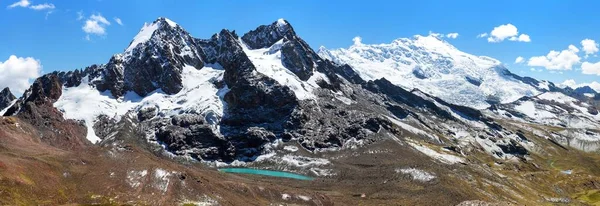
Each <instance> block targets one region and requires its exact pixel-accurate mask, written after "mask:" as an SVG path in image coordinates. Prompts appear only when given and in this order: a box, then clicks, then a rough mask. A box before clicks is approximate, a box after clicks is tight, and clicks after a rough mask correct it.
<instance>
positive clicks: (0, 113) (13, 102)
mask: <svg viewBox="0 0 600 206" xmlns="http://www.w3.org/2000/svg"><path fill="white" fill-rule="evenodd" d="M17 100H18V99H14V100H12V101H11V102H10V103H9V104H8V106H7V107H6V108H4V109H2V110H0V116H3V115H4V113H6V111H7V110H8V109H9V108H11V107H12V106H13V105H15V103H17Z"/></svg>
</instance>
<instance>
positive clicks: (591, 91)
mask: <svg viewBox="0 0 600 206" xmlns="http://www.w3.org/2000/svg"><path fill="white" fill-rule="evenodd" d="M574 91H575V93H578V94H596V90H594V89H592V88H591V87H590V86H583V87H579V88H577V89H575V90H574Z"/></svg>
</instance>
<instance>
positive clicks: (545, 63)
mask: <svg viewBox="0 0 600 206" xmlns="http://www.w3.org/2000/svg"><path fill="white" fill-rule="evenodd" d="M577 52H579V49H577V47H575V46H573V45H569V48H568V49H566V50H562V51H560V52H558V51H554V50H552V51H550V52H549V53H548V54H547V55H546V56H535V57H531V58H529V61H528V62H527V65H528V66H534V67H544V68H546V69H548V70H571V69H573V65H575V64H578V63H579V62H580V61H581V58H580V57H579V56H578V55H577Z"/></svg>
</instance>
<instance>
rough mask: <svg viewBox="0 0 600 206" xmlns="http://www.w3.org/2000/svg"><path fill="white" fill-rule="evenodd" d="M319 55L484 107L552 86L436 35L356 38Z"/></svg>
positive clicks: (364, 74)
mask: <svg viewBox="0 0 600 206" xmlns="http://www.w3.org/2000/svg"><path fill="white" fill-rule="evenodd" d="M319 55H321V57H323V58H326V59H329V60H332V61H334V62H336V63H338V64H348V65H350V66H352V67H353V68H354V69H356V70H357V72H358V73H359V74H360V76H361V77H362V78H364V79H365V80H375V79H379V78H386V79H388V80H390V81H391V82H392V83H394V84H396V85H399V86H402V87H404V88H407V89H419V90H421V91H424V92H426V93H429V94H432V95H434V96H437V97H440V98H442V99H443V100H445V101H448V102H450V103H454V104H458V105H463V106H469V107H474V108H479V109H482V108H486V107H488V106H489V105H490V104H491V103H492V104H493V103H494V102H497V101H499V102H501V103H507V102H512V101H515V100H517V99H519V98H521V97H523V96H533V95H536V94H540V93H542V92H544V91H547V90H548V88H545V86H544V84H543V83H538V82H535V83H534V84H529V83H527V82H523V81H521V80H520V79H517V78H515V77H514V76H516V75H514V74H512V73H510V72H509V71H508V70H507V69H506V68H505V67H504V66H503V65H502V64H501V62H500V61H498V60H496V59H492V58H490V57H485V56H475V55H471V54H467V53H465V52H462V51H460V50H458V49H457V48H455V47H454V46H452V45H451V44H449V43H448V42H446V41H444V40H442V39H441V38H439V37H436V36H434V35H429V36H420V35H416V36H415V37H414V38H400V39H396V40H394V41H392V42H391V43H389V44H373V45H369V44H362V43H355V44H354V45H352V46H350V48H347V49H335V50H327V49H326V48H325V47H321V49H320V50H319Z"/></svg>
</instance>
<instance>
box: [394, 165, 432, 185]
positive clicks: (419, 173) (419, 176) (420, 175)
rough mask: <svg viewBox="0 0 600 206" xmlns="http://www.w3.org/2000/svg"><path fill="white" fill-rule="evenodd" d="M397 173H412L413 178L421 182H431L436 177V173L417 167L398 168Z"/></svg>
mask: <svg viewBox="0 0 600 206" xmlns="http://www.w3.org/2000/svg"><path fill="white" fill-rule="evenodd" d="M396 173H402V174H406V175H410V176H411V177H412V178H413V180H416V181H421V182H429V181H431V180H433V179H435V175H434V174H432V173H429V172H426V171H423V170H420V169H416V168H412V167H410V168H404V169H396Z"/></svg>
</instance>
